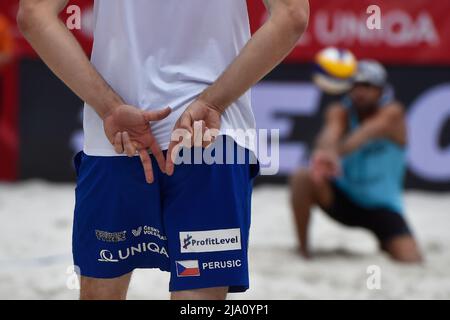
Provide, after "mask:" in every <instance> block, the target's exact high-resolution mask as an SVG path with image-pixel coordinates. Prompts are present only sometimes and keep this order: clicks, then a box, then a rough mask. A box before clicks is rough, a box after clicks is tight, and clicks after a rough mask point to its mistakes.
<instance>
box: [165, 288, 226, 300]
mask: <svg viewBox="0 0 450 320" xmlns="http://www.w3.org/2000/svg"><path fill="white" fill-rule="evenodd" d="M228 290H229V289H228V287H218V288H206V289H195V290H186V291H175V292H172V294H171V299H172V300H225V299H226V298H227V294H228Z"/></svg>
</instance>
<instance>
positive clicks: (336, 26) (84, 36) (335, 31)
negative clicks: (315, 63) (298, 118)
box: [0, 0, 450, 65]
mask: <svg viewBox="0 0 450 320" xmlns="http://www.w3.org/2000/svg"><path fill="white" fill-rule="evenodd" d="M247 2H248V7H249V12H250V18H251V26H252V30H253V31H255V30H257V29H258V28H259V26H261V24H262V23H264V21H265V19H266V18H267V11H266V9H265V7H264V5H263V1H262V0H248V1H247ZM310 3H311V19H310V24H309V28H308V31H307V32H306V34H305V35H304V36H303V38H302V40H301V41H300V42H299V43H298V45H297V47H296V49H295V50H294V51H293V53H292V54H291V55H290V56H289V57H288V58H287V62H305V61H310V60H311V59H312V58H313V57H314V54H315V53H316V52H317V51H319V50H320V49H322V48H324V47H327V46H338V47H345V48H349V49H351V50H352V51H353V52H354V53H355V54H356V56H358V57H364V58H373V59H377V60H380V61H382V62H384V63H394V64H414V65H439V64H445V65H450V36H449V34H450V19H448V14H449V12H450V0H408V1H405V0H334V1H330V0H311V1H310ZM92 4H93V0H77V1H70V2H69V6H70V5H77V6H79V7H80V8H81V16H82V20H81V21H82V24H81V29H80V30H73V32H74V33H75V35H76V36H77V38H78V39H79V40H80V42H81V43H82V45H83V47H84V48H85V49H86V50H87V51H89V50H90V48H91V34H92V28H93V11H92ZM372 5H376V6H378V7H379V8H380V17H381V30H370V29H369V28H368V27H367V19H368V18H369V17H370V14H368V13H367V8H368V7H369V6H372ZM17 6H18V1H17V0H2V1H1V2H0V12H1V13H3V14H5V15H7V16H8V17H9V18H10V19H11V21H12V22H14V21H15V15H16V12H17ZM68 16H70V13H69V14H68V13H67V12H64V14H62V18H63V19H67V17H68ZM15 36H16V45H17V54H18V55H34V53H33V51H32V49H31V48H30V47H29V46H28V44H27V43H26V41H25V40H24V39H23V38H22V37H21V36H20V34H19V32H18V30H17V28H16V29H15Z"/></svg>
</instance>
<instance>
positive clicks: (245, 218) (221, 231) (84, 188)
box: [72, 138, 258, 292]
mask: <svg viewBox="0 0 450 320" xmlns="http://www.w3.org/2000/svg"><path fill="white" fill-rule="evenodd" d="M229 139H230V138H226V139H225V140H229ZM223 145H225V144H223ZM232 145H234V151H231V152H233V153H234V156H233V158H234V160H236V161H234V162H235V163H234V164H217V163H216V164H206V163H202V164H179V165H176V166H175V172H174V175H173V176H171V177H169V176H167V175H165V174H163V173H162V172H161V171H160V169H159V167H158V165H157V163H156V160H155V159H154V158H153V157H152V165H153V170H154V177H155V181H154V183H152V184H147V183H146V181H145V177H144V172H143V168H142V164H141V162H140V160H139V157H133V158H128V157H121V156H118V157H97V156H88V155H86V154H84V153H83V152H80V153H79V154H78V155H77V156H76V157H75V160H74V162H75V169H76V172H77V176H78V180H77V187H76V192H75V193H76V204H75V215H74V224H73V239H72V240H73V257H74V264H75V265H76V266H77V267H78V268H79V270H80V274H81V275H82V276H86V277H92V278H116V277H119V276H121V275H124V274H127V273H129V272H131V271H132V270H134V269H136V268H159V269H161V270H163V271H168V272H170V273H171V279H170V285H169V290H170V291H179V290H190V289H199V288H211V287H229V288H230V289H229V291H230V292H242V291H245V290H247V289H248V287H249V277H248V260H247V249H248V238H249V228H250V206H251V193H252V182H253V178H254V177H255V176H256V175H257V173H258V165H257V164H253V163H254V160H252V161H250V160H249V159H250V158H251V157H253V154H252V153H251V152H249V151H248V150H246V149H242V148H241V147H239V146H238V145H237V144H235V143H234V141H233V142H232ZM225 149H226V148H225V147H223V149H221V150H222V151H223V153H224V154H225V155H226V154H227V152H228V156H226V157H227V158H229V155H230V151H227V150H225ZM195 150H197V151H198V150H200V151H204V150H205V149H201V148H198V149H195V148H192V149H185V150H183V151H182V153H184V152H189V153H192V154H193V153H194V152H195ZM217 150H219V149H217ZM238 151H243V153H244V154H245V158H246V161H244V163H242V161H241V164H239V163H237V162H238V161H237V160H239V159H237V154H238V153H239V152H238ZM212 154H213V155H214V152H213V153H212ZM241 154H242V152H241Z"/></svg>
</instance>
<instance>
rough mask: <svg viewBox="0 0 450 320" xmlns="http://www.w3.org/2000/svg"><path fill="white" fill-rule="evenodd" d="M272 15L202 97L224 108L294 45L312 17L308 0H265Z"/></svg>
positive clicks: (260, 77)
mask: <svg viewBox="0 0 450 320" xmlns="http://www.w3.org/2000/svg"><path fill="white" fill-rule="evenodd" d="M264 3H265V5H266V7H267V9H268V10H269V12H270V17H269V19H268V20H267V22H266V23H265V24H264V25H263V26H262V27H261V28H260V29H259V30H258V31H257V32H256V33H255V34H254V35H253V37H252V38H251V40H250V41H249V42H248V43H247V45H246V46H245V47H244V48H243V50H242V51H241V53H240V54H239V56H238V57H237V58H236V59H235V60H234V61H233V62H232V63H231V65H230V66H229V67H228V68H227V69H226V70H225V71H224V73H223V74H222V75H221V76H220V77H219V79H218V80H217V81H216V82H215V83H214V84H213V85H211V86H210V87H209V88H208V89H206V90H205V92H203V94H202V95H201V96H200V99H201V100H203V101H205V102H206V103H207V104H209V105H211V106H213V107H215V108H216V109H218V110H219V111H220V112H223V111H224V110H225V109H226V108H227V107H228V106H229V105H230V104H232V103H233V102H234V101H235V100H237V99H238V98H239V97H240V96H242V95H243V94H244V93H245V92H246V91H248V90H249V89H250V87H252V86H253V85H254V84H256V83H257V82H258V81H259V80H261V79H262V78H263V77H264V76H265V75H267V74H268V73H269V72H270V71H271V70H272V69H273V68H275V67H276V66H277V65H278V64H279V63H280V62H281V61H282V60H283V59H284V58H285V57H286V56H287V55H288V54H289V53H290V52H291V51H292V49H293V48H294V47H295V45H296V44H297V42H298V40H299V39H300V37H301V36H302V34H303V33H304V31H305V29H306V27H307V25H308V20H309V2H308V0H264Z"/></svg>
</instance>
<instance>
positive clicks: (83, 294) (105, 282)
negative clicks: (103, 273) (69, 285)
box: [80, 273, 131, 300]
mask: <svg viewBox="0 0 450 320" xmlns="http://www.w3.org/2000/svg"><path fill="white" fill-rule="evenodd" d="M130 280H131V273H128V274H125V275H123V276H121V277H118V278H114V279H95V278H88V277H81V281H80V285H81V286H80V287H81V288H80V299H81V300H125V299H126V296H127V291H128V286H129V284H130Z"/></svg>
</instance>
